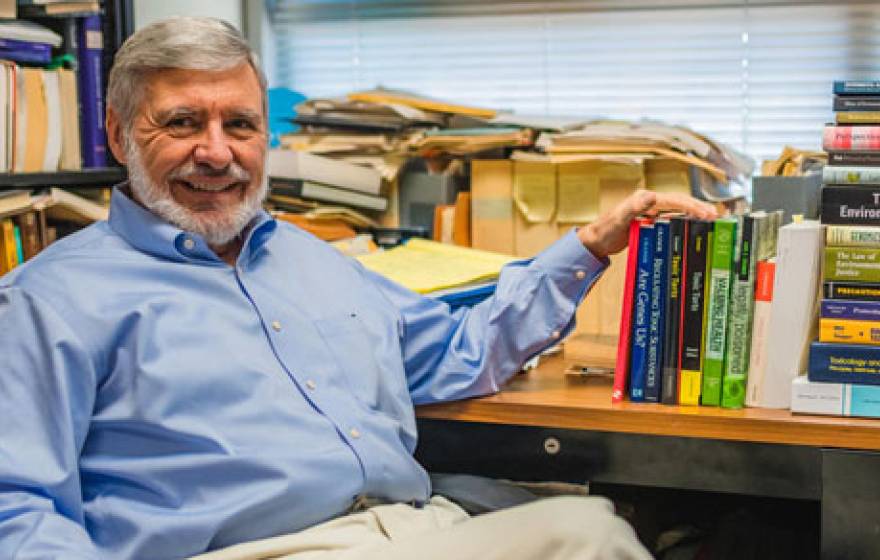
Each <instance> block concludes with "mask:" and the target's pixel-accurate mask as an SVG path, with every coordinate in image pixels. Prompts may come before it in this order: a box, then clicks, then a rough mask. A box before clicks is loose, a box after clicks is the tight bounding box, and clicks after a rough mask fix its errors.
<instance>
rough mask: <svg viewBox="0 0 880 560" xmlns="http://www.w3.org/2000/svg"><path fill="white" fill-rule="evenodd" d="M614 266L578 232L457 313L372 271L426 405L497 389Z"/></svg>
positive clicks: (512, 267) (548, 342)
mask: <svg viewBox="0 0 880 560" xmlns="http://www.w3.org/2000/svg"><path fill="white" fill-rule="evenodd" d="M607 266H608V261H607V259H604V260H601V261H600V260H598V259H597V258H596V257H594V256H593V255H592V254H591V253H590V252H589V251H588V250H587V249H586V248H585V247H584V246H583V244H582V243H581V242H580V240H579V239H578V237H577V235H576V234H575V231H574V230H571V231H570V232H569V233H568V234H566V235H565V236H563V237H562V238H561V239H560V240H559V241H557V242H556V243H554V244H553V245H551V246H550V247H549V248H548V249H546V250H545V251H543V252H542V253H540V254H539V255H538V256H537V257H535V258H534V259H531V260H523V261H516V262H513V263H511V264H509V265H507V266H506V267H504V269H503V270H502V271H501V275H500V277H499V279H498V286H497V288H496V290H495V294H494V295H493V296H492V297H491V298H489V299H487V300H485V301H483V302H481V303H480V304H478V305H476V306H474V307H473V308H459V309H456V310H455V311H454V312H450V310H449V306H448V305H446V304H445V303H442V302H440V301H437V300H434V299H432V298H428V297H424V296H421V295H418V294H415V293H413V292H411V291H409V290H407V289H405V288H403V287H401V286H399V285H397V284H395V283H393V282H391V281H390V280H387V279H385V278H384V277H382V276H379V275H377V274H373V273H370V272H367V274H368V276H369V277H370V278H371V279H372V281H373V282H375V283H376V284H378V286H379V288H380V289H381V291H382V292H383V293H384V294H385V296H386V297H387V298H388V299H389V300H390V301H391V302H392V304H394V305H395V306H396V307H397V308H398V310H399V311H400V314H401V320H402V323H403V332H402V333H401V347H402V352H403V361H404V368H405V371H406V375H407V383H408V386H409V391H410V394H411V396H412V399H413V402H414V403H415V404H427V403H433V402H441V401H447V400H454V399H461V398H466V397H472V396H477V395H485V394H489V393H493V392H495V391H498V389H499V387H500V386H501V384H502V383H504V381H506V380H507V379H508V378H510V377H511V376H512V375H513V374H514V373H516V372H517V371H518V370H519V369H520V367H521V366H522V364H523V363H524V362H525V361H526V360H528V359H529V358H531V357H532V356H534V355H536V354H538V353H539V352H542V351H543V350H545V349H547V348H548V347H550V346H552V345H553V344H556V343H557V342H559V341H560V340H561V339H562V338H563V337H565V335H566V334H568V333H569V332H570V331H571V330H572V329H573V328H574V316H575V310H576V309H577V306H578V304H580V302H581V301H582V300H583V298H584V296H585V295H586V294H587V292H588V291H589V289H590V287H592V285H593V284H594V283H595V282H596V280H597V279H598V278H599V276H600V275H601V273H602V271H603V270H604V269H605V268H606V267H607Z"/></svg>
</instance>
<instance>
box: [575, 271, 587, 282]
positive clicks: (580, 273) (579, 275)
mask: <svg viewBox="0 0 880 560" xmlns="http://www.w3.org/2000/svg"><path fill="white" fill-rule="evenodd" d="M574 277H575V278H577V279H578V280H583V279H584V278H586V277H587V273H586V272H584V271H583V270H578V271H577V272H575V273H574Z"/></svg>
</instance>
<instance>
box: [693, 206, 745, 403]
mask: <svg viewBox="0 0 880 560" xmlns="http://www.w3.org/2000/svg"><path fill="white" fill-rule="evenodd" d="M736 226H737V220H736V219H735V218H722V219H718V220H715V227H714V229H713V241H712V257H711V260H712V266H711V268H710V273H709V298H708V301H707V304H708V306H709V310H708V311H707V316H708V322H707V323H706V354H705V358H704V359H703V390H702V397H701V401H700V402H701V404H703V405H708V406H718V405H720V404H721V380H722V378H723V376H724V360H725V357H726V350H727V348H726V342H727V318H728V312H729V310H730V284H731V271H732V269H733V253H734V245H735V241H736Z"/></svg>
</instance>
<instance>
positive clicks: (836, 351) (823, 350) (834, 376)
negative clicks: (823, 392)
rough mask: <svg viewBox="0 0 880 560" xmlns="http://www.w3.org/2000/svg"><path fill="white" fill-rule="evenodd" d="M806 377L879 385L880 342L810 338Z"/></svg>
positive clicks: (812, 379) (832, 381)
mask: <svg viewBox="0 0 880 560" xmlns="http://www.w3.org/2000/svg"><path fill="white" fill-rule="evenodd" d="M807 377H808V378H809V380H810V381H818V382H823V383H829V382H830V383H864V384H868V385H880V346H869V345H866V344H838V343H830V342H813V343H812V344H810V360H809V366H808V368H807Z"/></svg>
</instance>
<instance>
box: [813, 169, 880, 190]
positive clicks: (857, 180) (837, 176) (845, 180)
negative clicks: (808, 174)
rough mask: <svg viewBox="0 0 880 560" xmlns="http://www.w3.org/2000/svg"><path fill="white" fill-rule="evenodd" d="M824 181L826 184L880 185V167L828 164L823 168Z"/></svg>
mask: <svg viewBox="0 0 880 560" xmlns="http://www.w3.org/2000/svg"><path fill="white" fill-rule="evenodd" d="M822 182H823V183H825V184H826V185H833V184H838V185H871V186H874V185H880V168H878V167H853V166H835V167H832V166H828V165H826V166H825V167H824V168H822Z"/></svg>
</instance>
